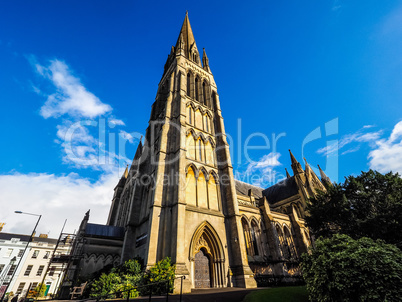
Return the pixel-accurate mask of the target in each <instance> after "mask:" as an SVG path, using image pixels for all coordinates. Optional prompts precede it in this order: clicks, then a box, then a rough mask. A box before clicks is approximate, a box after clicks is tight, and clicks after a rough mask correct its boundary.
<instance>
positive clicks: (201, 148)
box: [198, 139, 204, 161]
mask: <svg viewBox="0 0 402 302" xmlns="http://www.w3.org/2000/svg"><path fill="white" fill-rule="evenodd" d="M202 151H203V143H202V142H201V139H199V140H198V160H199V161H202V160H203V158H204V157H203V156H202Z"/></svg>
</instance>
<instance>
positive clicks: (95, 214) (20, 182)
mask: <svg viewBox="0 0 402 302" xmlns="http://www.w3.org/2000/svg"><path fill="white" fill-rule="evenodd" d="M121 173H122V171H115V172H114V173H109V174H104V175H103V176H101V177H100V179H99V180H98V181H96V182H95V183H91V182H90V181H89V180H88V179H86V178H81V177H80V176H78V174H76V173H70V174H68V175H65V176H56V175H54V174H47V173H41V174H37V173H30V174H20V173H12V174H9V175H0V187H1V188H2V189H1V190H0V200H1V205H2V206H1V213H0V221H1V222H5V223H6V225H5V228H4V229H3V231H4V232H9V233H24V234H26V233H27V230H32V228H33V227H34V225H35V222H36V218H34V217H32V216H27V215H18V214H15V213H14V211H15V210H20V211H24V212H28V213H36V214H42V219H41V222H40V224H39V226H38V229H37V233H38V234H39V233H48V232H49V231H51V233H50V236H52V237H53V238H57V236H58V232H60V229H61V227H62V225H63V223H64V220H65V219H67V228H66V231H67V232H73V231H74V230H76V229H78V227H79V224H80V222H81V220H82V218H83V216H84V214H85V212H86V211H87V210H88V209H91V215H90V222H93V223H101V224H105V223H106V220H107V217H108V216H107V215H108V212H109V208H110V204H111V200H112V197H113V188H114V187H115V185H116V184H117V182H118V180H119V176H120V174H121Z"/></svg>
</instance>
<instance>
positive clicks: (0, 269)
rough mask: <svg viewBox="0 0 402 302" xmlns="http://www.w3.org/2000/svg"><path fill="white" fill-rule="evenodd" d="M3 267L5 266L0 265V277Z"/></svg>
mask: <svg viewBox="0 0 402 302" xmlns="http://www.w3.org/2000/svg"><path fill="white" fill-rule="evenodd" d="M4 266H5V264H0V275H1V272H2V271H3V269H4Z"/></svg>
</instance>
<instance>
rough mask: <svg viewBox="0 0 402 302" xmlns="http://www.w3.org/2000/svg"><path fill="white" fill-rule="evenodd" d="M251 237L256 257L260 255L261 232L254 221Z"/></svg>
mask: <svg viewBox="0 0 402 302" xmlns="http://www.w3.org/2000/svg"><path fill="white" fill-rule="evenodd" d="M251 236H252V239H253V246H254V255H259V254H260V253H259V248H260V240H261V231H260V229H259V227H258V225H257V223H256V222H255V221H254V220H253V221H252V222H251Z"/></svg>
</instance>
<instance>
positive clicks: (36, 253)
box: [32, 250, 39, 258]
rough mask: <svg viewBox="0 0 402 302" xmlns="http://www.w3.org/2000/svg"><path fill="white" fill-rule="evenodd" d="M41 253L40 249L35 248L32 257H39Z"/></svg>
mask: <svg viewBox="0 0 402 302" xmlns="http://www.w3.org/2000/svg"><path fill="white" fill-rule="evenodd" d="M38 255H39V250H34V252H33V254H32V258H38Z"/></svg>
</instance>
